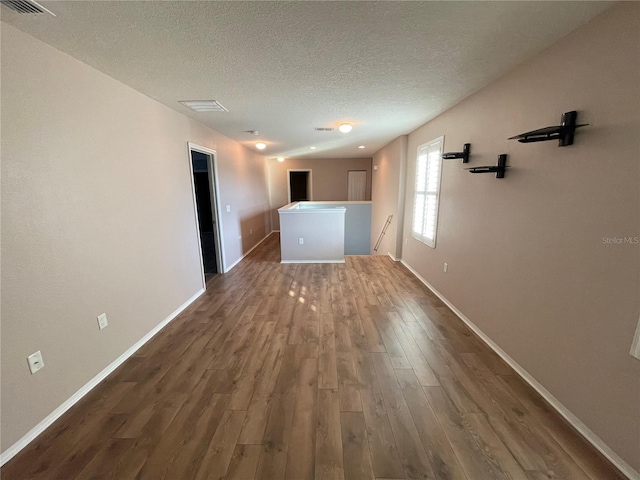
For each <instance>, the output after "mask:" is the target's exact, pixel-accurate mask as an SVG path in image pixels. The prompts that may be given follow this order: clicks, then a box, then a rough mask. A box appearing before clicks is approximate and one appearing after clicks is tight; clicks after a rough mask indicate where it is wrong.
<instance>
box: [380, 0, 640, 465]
mask: <svg viewBox="0 0 640 480" xmlns="http://www.w3.org/2000/svg"><path fill="white" fill-rule="evenodd" d="M573 109H576V110H578V111H579V112H580V113H579V117H578V120H579V123H589V124H590V126H588V127H585V128H583V129H581V130H580V131H579V133H578V135H577V137H576V142H575V145H573V146H569V147H564V148H558V146H557V142H544V143H533V144H520V143H517V142H515V141H513V140H511V141H509V140H507V138H508V137H510V136H512V135H515V134H518V133H521V132H524V131H527V130H531V129H534V128H540V127H544V126H547V125H554V124H557V123H558V122H559V119H560V115H561V114H562V113H563V112H565V111H568V110H573ZM440 135H444V136H445V145H444V150H445V151H450V150H456V151H457V150H459V149H460V148H461V147H462V145H463V144H464V143H465V142H470V143H471V152H472V156H471V162H470V164H469V165H468V166H470V167H472V166H478V165H489V164H495V162H496V159H497V155H498V154H501V153H507V154H508V155H509V158H508V165H509V166H510V168H509V169H508V170H507V173H506V178H504V179H502V180H498V179H496V178H495V176H494V175H490V174H484V175H471V174H469V173H468V172H465V171H463V170H462V164H461V163H460V162H461V161H460V160H450V161H445V164H444V168H443V173H442V187H441V188H442V190H441V204H440V210H439V225H438V241H437V247H436V248H435V249H431V248H429V247H427V246H425V245H424V244H421V243H419V242H417V241H416V240H414V239H413V238H412V237H411V234H410V228H411V213H412V206H413V192H414V188H413V182H414V171H415V157H416V151H417V148H418V146H419V145H420V144H422V143H425V142H427V141H429V140H431V139H434V138H436V137H439V136H440ZM407 151H408V165H407V172H408V175H407V181H406V189H407V195H406V206H407V208H406V211H405V229H404V237H405V238H406V239H407V240H408V244H407V245H405V246H404V247H403V252H402V256H403V259H404V260H405V261H406V262H407V263H408V264H409V265H411V266H412V267H413V268H414V269H415V270H416V271H417V272H418V273H420V274H421V275H422V276H423V277H424V278H425V279H426V280H427V281H428V282H430V283H431V284H432V285H433V286H434V287H435V288H436V289H437V290H438V291H440V292H441V293H442V294H443V295H444V296H445V297H446V298H447V299H448V300H449V301H451V302H452V303H453V304H454V305H455V306H456V307H457V308H458V309H459V310H460V311H461V312H462V313H463V314H464V315H465V316H466V317H468V318H469V319H470V320H471V321H472V322H474V323H475V324H476V325H477V326H478V327H479V328H480V329H481V330H482V331H484V332H485V333H486V334H487V335H488V336H489V337H490V338H491V339H493V341H495V342H496V343H497V344H498V345H499V346H500V347H501V348H502V349H503V350H504V351H505V352H506V353H507V354H508V355H510V356H511V357H512V358H513V359H515V361H516V362H517V363H519V364H520V365H521V366H522V367H524V369H525V370H527V371H528V372H529V373H530V374H531V375H532V376H533V377H534V378H535V379H536V380H537V381H538V382H540V383H541V384H542V385H543V386H544V387H545V388H546V389H547V390H548V391H550V392H551V394H553V395H554V396H555V397H556V398H557V399H558V400H559V401H560V402H561V403H562V404H563V405H564V406H565V407H567V408H568V409H569V410H570V411H571V412H573V414H575V415H576V416H577V417H578V418H579V420H580V421H582V422H583V423H584V424H586V426H587V427H588V428H589V429H591V430H592V431H593V432H595V434H596V435H598V436H599V437H600V438H601V439H602V440H603V441H604V442H605V443H606V444H607V445H608V446H609V447H611V448H612V449H613V450H614V451H615V452H616V453H617V454H618V455H619V456H620V457H622V458H623V459H624V461H626V462H627V463H628V464H630V465H631V466H632V467H633V468H635V469H636V470H640V362H638V361H637V360H636V359H634V358H633V357H631V356H630V355H629V348H630V345H631V341H632V339H633V335H634V329H635V327H636V322H637V320H638V315H639V314H640V311H639V308H640V306H639V294H638V292H639V291H640V280H639V268H638V266H639V259H640V247H639V246H638V245H634V244H605V243H603V237H637V236H640V161H639V157H640V155H639V154H640V5H639V4H638V3H635V2H626V3H622V4H619V5H617V6H614V7H613V8H612V9H610V10H608V11H606V12H604V13H603V14H602V15H600V16H599V17H597V18H596V19H594V20H593V21H592V22H590V23H589V24H587V25H585V26H584V27H582V28H580V29H579V30H577V31H575V32H574V33H572V34H570V35H569V36H567V37H565V38H564V39H562V40H561V41H559V42H558V43H557V44H555V45H553V46H552V47H550V48H549V49H547V50H546V51H544V52H542V53H541V54H539V55H538V56H536V57H535V58H533V59H532V60H530V61H528V62H526V63H525V64H523V65H521V66H520V67H518V68H517V69H515V70H514V71H512V72H511V73H509V74H507V75H505V76H504V77H502V78H501V79H499V80H498V81H496V82H494V83H493V84H491V85H490V86H488V87H486V88H484V89H483V90H481V91H479V92H478V93H476V94H475V95H473V96H471V97H469V98H468V99H466V100H464V101H463V102H461V103H459V104H458V105H456V106H455V107H454V108H452V109H450V110H449V111H447V112H445V113H444V114H442V115H441V116H439V117H438V118H436V119H434V120H433V121H431V122H429V123H427V124H426V125H424V126H422V127H421V128H419V129H418V130H416V131H415V132H413V133H411V134H410V135H409V142H408V150H407ZM374 185H376V187H377V184H374ZM374 196H375V194H374ZM443 262H447V263H448V264H449V272H448V273H446V274H445V273H443V268H442V267H443Z"/></svg>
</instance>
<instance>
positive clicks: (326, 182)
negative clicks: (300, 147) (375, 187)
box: [267, 158, 371, 230]
mask: <svg viewBox="0 0 640 480" xmlns="http://www.w3.org/2000/svg"><path fill="white" fill-rule="evenodd" d="M267 165H268V170H269V194H270V199H271V224H272V225H273V229H274V230H279V229H280V219H279V218H278V208H280V207H282V206H284V205H286V204H287V203H289V202H288V197H287V192H288V190H287V182H288V175H287V170H288V169H291V170H295V169H301V170H307V169H310V170H312V171H313V173H312V176H311V177H312V182H313V200H314V201H323V200H324V201H326V200H347V175H348V172H349V170H366V171H367V192H366V195H367V196H366V198H365V199H366V200H371V159H370V158H340V159H338V158H287V159H286V160H285V161H284V162H278V161H277V160H276V159H269V160H267Z"/></svg>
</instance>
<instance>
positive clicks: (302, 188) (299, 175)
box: [287, 170, 313, 203]
mask: <svg viewBox="0 0 640 480" xmlns="http://www.w3.org/2000/svg"><path fill="white" fill-rule="evenodd" d="M287 175H288V176H289V182H288V185H287V186H288V190H289V203H292V202H308V201H311V199H312V197H313V194H312V188H311V187H312V182H311V170H287Z"/></svg>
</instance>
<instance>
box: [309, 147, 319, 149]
mask: <svg viewBox="0 0 640 480" xmlns="http://www.w3.org/2000/svg"><path fill="white" fill-rule="evenodd" d="M316 148H317V147H309V150H315V149H316Z"/></svg>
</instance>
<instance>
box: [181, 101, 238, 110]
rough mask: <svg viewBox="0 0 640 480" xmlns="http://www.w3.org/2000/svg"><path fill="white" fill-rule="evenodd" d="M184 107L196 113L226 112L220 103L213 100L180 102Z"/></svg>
mask: <svg viewBox="0 0 640 480" xmlns="http://www.w3.org/2000/svg"><path fill="white" fill-rule="evenodd" d="M180 103H181V104H182V105H184V106H185V107H188V108H190V109H191V110H194V111H196V112H228V111H229V110H227V109H226V108H225V107H223V106H222V104H221V103H220V102H217V101H215V100H185V101H182V102H180Z"/></svg>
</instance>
